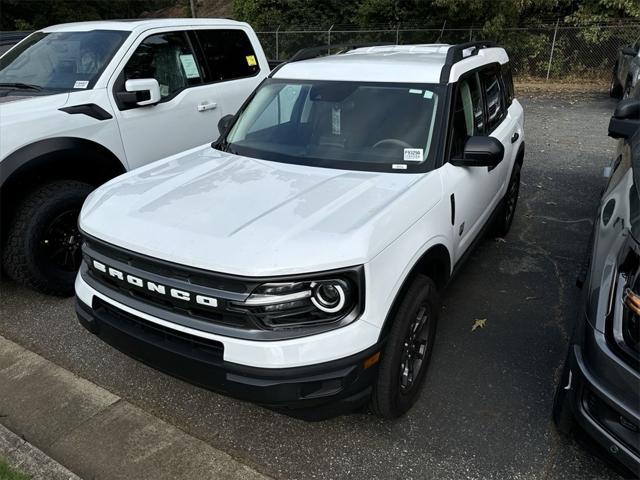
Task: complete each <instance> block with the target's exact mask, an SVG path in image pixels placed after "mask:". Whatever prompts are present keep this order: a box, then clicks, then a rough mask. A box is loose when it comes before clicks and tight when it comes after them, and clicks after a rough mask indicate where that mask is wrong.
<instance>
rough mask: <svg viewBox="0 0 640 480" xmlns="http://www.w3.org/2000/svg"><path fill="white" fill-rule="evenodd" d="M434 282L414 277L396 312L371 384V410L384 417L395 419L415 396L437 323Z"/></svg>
mask: <svg viewBox="0 0 640 480" xmlns="http://www.w3.org/2000/svg"><path fill="white" fill-rule="evenodd" d="M438 313H439V300H438V291H437V288H436V285H435V283H434V282H433V281H432V280H431V279H430V278H428V277H426V276H424V275H418V276H416V277H415V279H414V280H413V282H412V283H411V285H410V286H409V288H408V289H407V291H406V293H405V294H404V297H403V298H402V300H401V303H400V307H399V308H398V310H397V311H396V314H395V315H394V317H393V318H391V319H389V321H390V322H392V327H391V331H390V332H389V335H388V337H387V342H386V345H385V348H384V350H383V352H382V358H381V361H380V366H379V370H378V377H377V379H376V381H375V383H374V386H373V394H372V396H371V409H372V410H373V412H374V413H375V414H376V415H378V416H380V417H383V418H397V417H399V416H401V415H402V414H404V413H405V412H406V411H407V410H409V408H411V406H412V405H413V404H414V403H415V401H416V400H417V399H418V397H419V394H420V387H421V386H422V383H423V382H424V378H425V374H426V372H427V368H428V366H429V360H430V359H431V352H432V351H433V344H434V339H435V333H436V325H437V322H438Z"/></svg>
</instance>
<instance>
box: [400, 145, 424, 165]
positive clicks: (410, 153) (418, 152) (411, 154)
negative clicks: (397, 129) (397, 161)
mask: <svg viewBox="0 0 640 480" xmlns="http://www.w3.org/2000/svg"><path fill="white" fill-rule="evenodd" d="M422 153H423V149H422V148H405V149H404V161H405V162H421V161H422Z"/></svg>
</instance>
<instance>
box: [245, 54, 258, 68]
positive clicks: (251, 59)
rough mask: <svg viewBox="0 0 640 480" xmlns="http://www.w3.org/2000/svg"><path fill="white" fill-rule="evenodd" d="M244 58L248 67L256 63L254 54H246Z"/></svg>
mask: <svg viewBox="0 0 640 480" xmlns="http://www.w3.org/2000/svg"><path fill="white" fill-rule="evenodd" d="M245 58H246V59H247V65H249V66H250V67H255V66H256V65H257V64H258V62H256V57H255V56H254V55H247V56H246V57H245Z"/></svg>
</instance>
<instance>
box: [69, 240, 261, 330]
mask: <svg viewBox="0 0 640 480" xmlns="http://www.w3.org/2000/svg"><path fill="white" fill-rule="evenodd" d="M82 252H83V259H84V265H83V268H82V269H81V272H82V275H83V278H85V280H86V281H88V283H90V285H91V286H92V287H94V288H96V289H97V290H98V291H100V292H102V293H104V294H105V295H108V296H110V297H111V298H114V299H117V300H121V301H122V303H125V304H127V305H129V306H131V307H134V305H133V303H134V302H135V303H136V304H140V303H142V304H144V305H149V306H152V307H155V308H156V309H160V310H161V311H163V312H166V313H167V314H172V317H171V318H168V317H165V318H166V319H167V320H169V321H174V322H175V321H176V318H188V319H190V320H198V321H201V322H206V323H207V324H211V325H214V324H215V325H222V326H228V327H233V328H238V329H243V330H254V329H260V328H261V327H260V325H259V324H257V323H256V322H255V321H254V320H253V319H252V317H251V316H250V315H247V314H246V312H245V311H242V310H240V309H238V308H237V307H234V306H233V305H232V304H231V302H234V301H235V302H242V301H244V300H245V299H246V298H247V297H248V296H249V294H250V292H251V290H252V289H253V288H255V286H256V284H254V283H252V282H245V281H243V279H239V278H237V277H229V276H225V275H217V274H214V273H209V272H203V271H199V270H197V269H191V268H189V267H183V266H175V265H172V264H169V263H167V262H164V261H162V260H156V259H151V258H149V257H145V256H143V255H139V254H135V253H133V252H129V251H127V250H123V249H120V248H117V247H113V246H111V245H107V244H104V243H102V242H98V241H96V240H94V239H85V242H84V244H83V247H82ZM114 293H115V294H116V295H117V296H116V295H114ZM187 326H191V327H193V325H187ZM227 333H228V332H227Z"/></svg>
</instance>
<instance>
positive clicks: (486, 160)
mask: <svg viewBox="0 0 640 480" xmlns="http://www.w3.org/2000/svg"><path fill="white" fill-rule="evenodd" d="M503 158H504V145H502V143H501V142H500V140H498V139H497V138H494V137H485V136H481V135H477V136H473V137H469V139H468V140H467V143H465V145H464V153H463V154H462V157H461V158H452V159H451V160H450V163H451V164H452V165H455V166H457V167H495V166H496V165H498V164H499V163H500V162H501V161H502V159H503Z"/></svg>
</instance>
